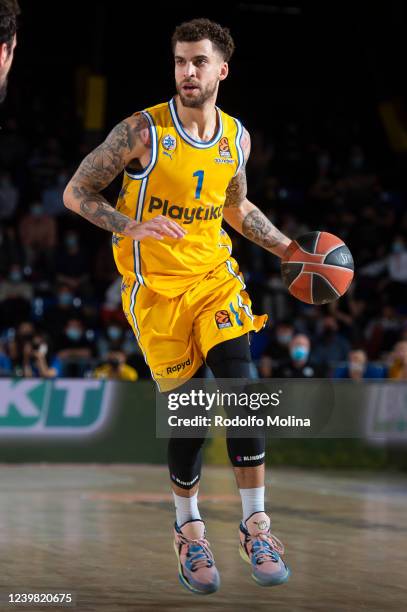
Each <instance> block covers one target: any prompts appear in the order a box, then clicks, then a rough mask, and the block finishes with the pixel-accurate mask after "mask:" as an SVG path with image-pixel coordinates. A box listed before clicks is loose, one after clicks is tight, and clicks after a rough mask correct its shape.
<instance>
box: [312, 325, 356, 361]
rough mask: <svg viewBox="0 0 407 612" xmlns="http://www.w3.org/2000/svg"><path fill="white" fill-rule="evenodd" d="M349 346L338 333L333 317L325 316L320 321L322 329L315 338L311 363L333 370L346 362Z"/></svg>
mask: <svg viewBox="0 0 407 612" xmlns="http://www.w3.org/2000/svg"><path fill="white" fill-rule="evenodd" d="M349 350H350V345H349V342H348V340H346V339H345V338H343V337H342V336H341V335H340V334H339V333H338V323H337V321H336V319H335V317H333V316H331V315H327V316H325V317H324V319H323V321H322V329H321V331H320V332H319V333H318V334H317V335H316V336H315V340H314V348H313V351H312V361H313V363H315V364H316V365H318V366H321V367H324V368H328V369H331V368H334V367H336V365H337V364H338V363H342V362H344V361H346V359H347V357H348V353H349Z"/></svg>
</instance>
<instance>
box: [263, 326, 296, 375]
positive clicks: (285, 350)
mask: <svg viewBox="0 0 407 612" xmlns="http://www.w3.org/2000/svg"><path fill="white" fill-rule="evenodd" d="M293 336H294V326H293V325H292V323H290V322H289V321H280V322H279V323H277V325H276V328H275V331H274V335H273V336H272V339H271V342H270V344H269V347H268V349H267V350H266V351H265V354H267V355H269V356H270V357H271V359H272V364H273V367H274V368H277V367H279V365H280V364H282V363H284V362H285V361H287V359H288V358H289V346H290V342H291V340H292V339H293Z"/></svg>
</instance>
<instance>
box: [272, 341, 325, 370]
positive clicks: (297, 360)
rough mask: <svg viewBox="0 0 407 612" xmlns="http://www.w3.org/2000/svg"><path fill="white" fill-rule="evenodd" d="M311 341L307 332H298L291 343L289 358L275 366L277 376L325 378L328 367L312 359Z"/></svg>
mask: <svg viewBox="0 0 407 612" xmlns="http://www.w3.org/2000/svg"><path fill="white" fill-rule="evenodd" d="M310 351H311V341H310V339H309V338H308V336H306V335H305V334H296V335H295V336H294V337H293V338H292V340H291V342H290V344H289V358H288V359H287V360H286V361H285V362H282V363H281V364H280V366H279V367H277V368H275V370H274V373H273V376H274V377H275V378H324V377H325V376H326V368H324V367H323V366H321V365H316V364H314V363H312V362H311V361H310Z"/></svg>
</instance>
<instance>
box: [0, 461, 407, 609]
mask: <svg viewBox="0 0 407 612" xmlns="http://www.w3.org/2000/svg"><path fill="white" fill-rule="evenodd" d="M267 481H268V484H269V485H270V486H269V489H268V491H269V493H268V509H269V510H270V511H271V516H272V519H273V531H274V532H275V533H276V535H277V536H278V537H280V539H282V540H283V542H284V544H285V545H286V549H287V554H286V560H287V562H288V563H289V565H290V566H291V569H292V577H291V579H290V581H289V583H288V584H286V585H284V586H279V587H274V588H271V589H270V588H262V587H259V586H257V585H256V584H255V583H254V582H253V581H252V579H251V578H250V576H249V570H250V568H249V566H248V565H246V564H245V563H243V561H242V560H241V559H240V557H239V555H238V538H237V526H238V522H239V520H240V500H239V498H238V496H237V494H236V489H235V486H234V480H233V476H232V473H231V471H230V470H229V469H227V468H215V467H210V468H209V467H207V468H205V469H204V474H203V482H202V487H201V492H202V498H201V503H200V507H201V511H202V514H203V517H204V518H205V519H206V522H207V528H208V539H209V541H210V542H211V545H212V549H213V551H214V553H215V558H216V561H217V565H218V568H219V571H220V573H221V580H222V584H221V589H220V591H219V592H218V593H216V594H214V595H211V596H207V597H202V596H194V595H192V594H190V593H189V592H187V591H185V590H184V589H183V588H182V587H181V585H180V584H179V583H178V580H177V572H176V559H175V555H174V553H173V550H172V531H171V527H172V522H173V520H174V517H173V507H172V503H171V497H170V494H169V488H168V480H167V471H166V468H165V467H160V466H144V465H138V466H129V465H121V466H103V465H66V466H52V465H22V466H4V465H3V466H0V482H1V486H0V538H1V539H0V555H1V562H0V592H1V593H2V594H4V593H6V592H9V591H14V592H19V591H22V590H24V591H27V590H30V591H36V592H47V591H50V590H53V591H55V590H59V591H61V592H64V591H65V592H66V591H69V592H74V593H75V594H76V607H75V608H73V609H75V610H78V611H80V612H82V611H91V610H92V611H93V610H94V611H103V612H130V611H133V610H137V611H138V610H142V611H146V612H148V611H152V610H154V611H155V612H161V611H166V612H169V611H175V610H187V611H188V612H189V611H191V612H194V611H201V610H208V611H210V612H215V611H216V612H218V611H219V612H221V611H222V612H223V611H230V612H232V611H236V612H240V611H246V610H247V611H251V610H261V611H263V610H264V611H266V610H270V611H273V612H286V611H287V612H296V611H303V610H304V611H305V610H306V611H310V612H311V611H312V612H313V611H321V612H347V611H349V612H356V611H359V610H366V611H369V612H376V611H377V612H383V611H388V610H394V611H398V612H402V611H405V610H407V477H406V476H404V477H403V476H402V475H386V474H371V473H369V474H365V473H360V472H359V473H357V474H356V473H352V472H350V473H348V472H341V473H337V472H336V473H333V472H328V471H326V472H323V471H315V470H314V471H306V470H297V469H281V468H279V469H273V470H272V471H269V472H268V476H267ZM0 609H1V610H2V611H3V610H11V609H19V610H23V609H24V610H33V611H34V610H50V609H52V610H63V609H70V608H58V607H54V606H53V607H51V608H50V607H47V608H46V607H34V606H33V607H24V608H23V607H17V606H13V607H12V606H8V605H6V604H1V608H0ZM71 609H72V608H71Z"/></svg>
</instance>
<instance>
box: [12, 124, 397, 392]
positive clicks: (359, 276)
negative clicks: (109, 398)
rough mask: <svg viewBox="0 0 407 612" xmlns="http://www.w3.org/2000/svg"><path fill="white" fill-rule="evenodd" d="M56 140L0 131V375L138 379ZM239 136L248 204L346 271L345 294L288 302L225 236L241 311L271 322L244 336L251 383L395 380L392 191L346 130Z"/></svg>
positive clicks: (110, 283) (137, 362)
mask: <svg viewBox="0 0 407 612" xmlns="http://www.w3.org/2000/svg"><path fill="white" fill-rule="evenodd" d="M248 127H249V128H250V127H251V126H248ZM332 130H334V128H332ZM68 132H69V129H68V128H67V129H66V134H64V132H63V130H62V132H61V133H60V134H55V135H54V134H51V133H44V130H42V131H41V130H37V132H35V131H34V132H31V133H30V132H29V131H28V132H27V130H26V129H24V130H23V129H21V128H20V126H19V124H18V121H17V119H16V118H14V117H8V118H7V119H6V121H5V122H4V124H3V129H2V132H1V136H0V281H1V282H0V375H1V376H43V377H49V378H53V377H57V376H63V377H67V376H69V377H76V376H78V377H82V376H96V377H107V378H118V379H122V380H137V379H143V378H149V369H148V367H147V366H146V364H145V361H144V358H143V355H142V353H141V351H140V349H139V348H138V346H137V342H136V341H135V338H134V336H133V332H132V330H131V328H130V326H129V324H128V322H127V321H126V319H125V317H124V315H123V312H122V308H121V279H120V278H119V277H118V274H117V272H116V269H115V266H114V262H113V257H112V253H111V236H110V235H109V234H107V233H106V232H104V231H103V230H99V229H98V228H95V227H93V226H91V224H89V223H88V222H86V221H83V220H82V219H81V218H80V217H78V216H77V215H74V214H73V213H71V212H69V211H68V210H67V209H66V208H65V207H64V205H63V201H62V194H63V191H64V187H65V185H66V183H67V180H68V179H69V177H70V176H71V174H72V173H73V171H74V170H75V168H76V166H77V164H78V163H79V161H80V160H81V159H82V158H83V156H84V155H85V154H86V153H87V151H88V148H87V147H86V146H85V145H84V144H80V145H79V146H78V147H76V146H75V145H74V144H73V142H74V138H73V136H72V132H71V133H68ZM251 132H252V154H251V160H250V162H249V165H248V183H249V198H250V199H251V200H252V201H254V202H255V203H256V204H257V205H258V206H259V207H260V208H261V209H262V210H263V212H264V213H265V214H266V215H267V216H268V217H269V218H270V219H271V220H272V222H273V223H274V224H275V225H277V227H279V228H280V229H281V230H282V231H283V232H284V233H286V234H287V235H288V236H290V237H292V238H295V237H297V236H299V235H301V234H303V233H305V232H307V231H311V230H316V229H318V230H326V231H329V232H331V233H334V234H337V235H338V236H340V237H341V238H342V239H343V240H344V241H345V242H346V244H347V245H348V246H349V248H350V250H351V251H352V253H353V257H354V260H355V268H356V275H355V280H354V282H353V284H352V286H351V288H350V290H349V291H348V293H347V294H346V296H345V297H343V298H342V299H341V300H339V301H338V302H335V303H333V304H331V305H328V306H325V307H317V306H310V305H307V304H304V303H301V302H299V301H298V300H295V299H294V298H292V297H291V296H290V295H289V294H288V293H287V290H286V289H285V287H284V285H283V283H282V281H281V276H280V268H279V260H278V259H277V258H275V257H273V256H272V255H270V254H268V253H267V252H266V251H264V250H262V249H260V248H258V247H256V246H255V245H254V244H252V243H250V242H248V241H247V240H244V239H243V238H242V237H241V236H239V235H237V234H236V233H234V232H233V231H231V230H230V228H226V230H227V231H228V232H229V230H230V234H231V236H232V240H233V243H234V256H235V257H236V258H237V259H238V261H239V263H240V266H241V269H242V271H243V273H244V275H245V279H246V282H247V285H248V289H249V291H250V294H251V297H252V301H253V303H254V310H255V311H256V312H259V313H263V312H267V313H268V314H269V317H270V321H271V325H270V326H269V327H267V328H265V329H264V330H263V331H262V332H260V333H259V334H255V335H253V338H252V344H251V346H252V353H253V358H254V361H255V364H256V367H257V369H258V373H259V375H260V376H263V377H271V376H278V377H285V378H287V377H327V376H333V377H337V378H352V379H362V378H386V377H390V378H399V379H407V299H406V298H407V208H406V206H405V194H404V192H403V189H402V188H401V187H400V185H399V184H398V182H397V180H396V179H395V178H394V177H389V175H388V174H387V175H386V176H383V172H382V171H381V168H380V164H378V162H377V160H372V159H370V158H369V155H368V153H367V147H366V145H365V144H364V142H363V138H362V137H361V136H360V135H358V139H356V136H355V132H352V131H349V135H348V138H346V137H342V141H341V144H340V146H338V145H337V134H335V133H334V131H332V133H329V130H328V134H325V137H324V139H323V142H322V140H321V143H315V142H312V141H311V139H310V138H309V137H306V136H304V134H302V133H301V130H300V127H299V124H297V123H295V122H290V121H287V122H286V123H285V124H284V126H283V127H282V128H281V129H280V131H279V133H275V134H274V135H273V134H267V135H265V134H264V133H262V132H261V131H258V130H256V129H255V128H254V129H251ZM73 134H74V131H73ZM356 135H357V132H356ZM79 142H80V139H79ZM119 189H120V185H119V184H118V183H117V182H116V183H114V184H113V185H112V186H111V187H110V188H109V189H108V192H107V196H108V198H109V199H110V201H111V202H112V203H114V201H115V198H116V196H117V193H118V190H119Z"/></svg>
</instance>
